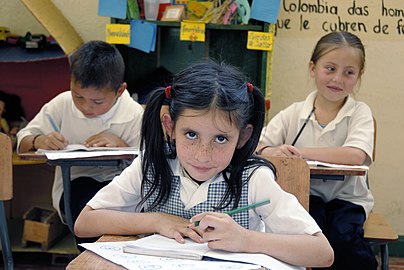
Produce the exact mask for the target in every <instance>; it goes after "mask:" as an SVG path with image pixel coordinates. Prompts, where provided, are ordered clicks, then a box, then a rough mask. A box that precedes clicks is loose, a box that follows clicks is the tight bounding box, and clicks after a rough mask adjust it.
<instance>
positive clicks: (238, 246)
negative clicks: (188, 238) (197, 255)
mask: <svg viewBox="0 0 404 270" xmlns="http://www.w3.org/2000/svg"><path fill="white" fill-rule="evenodd" d="M196 221H199V225H198V226H197V227H195V222H196ZM190 222H191V225H189V228H191V229H194V230H197V231H199V232H201V233H202V239H203V241H204V242H208V246H209V247H210V248H211V249H221V250H227V251H231V252H243V250H244V249H245V247H244V244H243V243H245V242H246V241H245V240H243V239H246V237H247V233H248V230H247V229H246V228H244V227H242V226H240V225H239V224H238V223H237V222H235V221H234V219H232V218H231V216H229V215H227V214H225V213H215V212H205V213H201V214H198V215H195V216H193V217H192V218H191V220H190Z"/></svg>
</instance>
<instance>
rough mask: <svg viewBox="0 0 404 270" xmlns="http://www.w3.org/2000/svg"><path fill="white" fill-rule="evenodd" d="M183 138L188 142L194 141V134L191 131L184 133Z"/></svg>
mask: <svg viewBox="0 0 404 270" xmlns="http://www.w3.org/2000/svg"><path fill="white" fill-rule="evenodd" d="M185 136H186V137H187V138H188V139H190V140H195V139H196V133H195V132H192V131H189V132H187V133H185Z"/></svg>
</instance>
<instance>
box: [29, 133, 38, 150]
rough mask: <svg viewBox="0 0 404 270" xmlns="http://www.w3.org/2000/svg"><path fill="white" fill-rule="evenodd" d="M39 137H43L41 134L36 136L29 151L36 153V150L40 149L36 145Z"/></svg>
mask: <svg viewBox="0 0 404 270" xmlns="http://www.w3.org/2000/svg"><path fill="white" fill-rule="evenodd" d="M39 136H41V134H37V135H35V136H34V138H33V139H32V142H31V148H30V149H29V150H28V151H30V152H35V151H36V150H38V148H37V147H36V146H35V143H36V141H37V139H38V137H39Z"/></svg>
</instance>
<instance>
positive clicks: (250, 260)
mask: <svg viewBox="0 0 404 270" xmlns="http://www.w3.org/2000/svg"><path fill="white" fill-rule="evenodd" d="M80 245H81V246H83V247H84V248H86V249H88V250H91V251H93V252H95V253H97V254H98V255H100V256H102V257H104V258H106V259H107V260H110V261H112V262H114V263H117V264H120V265H123V266H124V267H126V268H128V269H141V267H142V262H145V264H148V265H151V264H152V265H154V266H156V265H159V268H158V269H177V268H172V267H173V266H172V264H173V263H174V264H178V263H180V262H181V263H180V264H181V265H190V268H189V269H195V268H198V269H209V270H210V269H260V266H264V267H266V268H268V269H276V270H303V269H304V268H303V267H297V266H292V265H290V264H287V263H284V262H281V261H279V260H277V259H274V258H272V257H270V256H267V255H264V254H257V253H236V252H226V251H220V250H212V249H210V248H209V247H208V246H207V243H205V244H199V243H196V242H194V241H192V240H190V239H185V243H184V244H180V243H178V242H177V241H175V240H174V239H170V238H167V237H164V236H161V235H158V234H155V235H151V236H147V237H144V238H141V239H139V240H136V241H126V242H96V243H85V244H80ZM128 252H129V253H128ZM125 254H126V255H125ZM146 254H147V255H146ZM120 258H125V260H120ZM205 258H206V259H207V260H205ZM201 259H202V260H201ZM212 260H214V261H213V262H212ZM130 261H136V263H137V264H136V267H135V268H131V265H130V263H129V262H130ZM214 262H217V263H219V262H221V263H226V264H227V266H220V267H214V266H213V265H214V264H213V263H214ZM233 263H234V264H238V266H237V267H236V266H235V265H233V267H232V266H231V264H233ZM191 265H192V266H191ZM225 267H227V268H225ZM229 267H232V268H229ZM235 267H236V268H235ZM155 269H157V268H155ZM181 269H184V268H181Z"/></svg>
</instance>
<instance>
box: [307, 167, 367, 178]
mask: <svg viewBox="0 0 404 270" xmlns="http://www.w3.org/2000/svg"><path fill="white" fill-rule="evenodd" d="M309 168H310V177H311V178H316V179H324V180H338V181H343V180H344V179H345V176H352V175H356V176H361V175H366V172H367V170H365V169H357V168H330V167H319V166H309Z"/></svg>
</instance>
